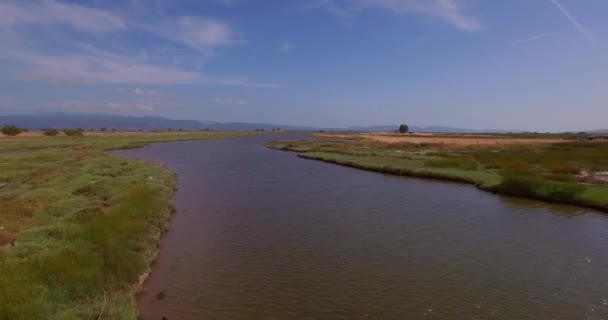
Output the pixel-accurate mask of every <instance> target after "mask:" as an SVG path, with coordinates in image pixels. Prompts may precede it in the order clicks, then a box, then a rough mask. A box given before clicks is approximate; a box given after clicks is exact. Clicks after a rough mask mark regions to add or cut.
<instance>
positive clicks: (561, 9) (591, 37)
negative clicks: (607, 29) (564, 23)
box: [551, 0, 597, 42]
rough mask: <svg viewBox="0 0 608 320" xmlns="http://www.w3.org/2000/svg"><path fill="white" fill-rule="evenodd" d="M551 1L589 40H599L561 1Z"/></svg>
mask: <svg viewBox="0 0 608 320" xmlns="http://www.w3.org/2000/svg"><path fill="white" fill-rule="evenodd" d="M551 2H552V3H553V4H554V5H555V6H556V7H557V8H558V9H559V10H560V11H561V12H562V13H563V14H564V15H565V16H566V18H568V20H570V22H572V24H573V25H574V27H575V28H576V30H578V31H579V32H580V33H581V34H582V35H583V36H584V37H585V38H586V39H587V40H589V41H590V42H597V39H595V37H594V36H593V34H591V32H589V30H587V29H585V27H583V25H582V24H580V22H578V20H576V19H575V18H574V16H573V15H572V14H571V13H570V11H568V10H567V9H566V8H564V6H562V4H561V3H559V1H557V0H551Z"/></svg>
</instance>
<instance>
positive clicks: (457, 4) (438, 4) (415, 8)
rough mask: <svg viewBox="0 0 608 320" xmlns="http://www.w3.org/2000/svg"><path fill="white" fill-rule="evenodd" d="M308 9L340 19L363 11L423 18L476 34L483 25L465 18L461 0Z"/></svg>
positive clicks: (366, 0) (322, 4) (331, 2)
mask: <svg viewBox="0 0 608 320" xmlns="http://www.w3.org/2000/svg"><path fill="white" fill-rule="evenodd" d="M306 8H307V9H315V8H318V9H324V10H326V11H328V12H329V13H331V14H333V15H336V16H340V17H351V16H354V15H356V14H357V13H359V12H361V11H363V10H364V9H384V10H387V11H390V12H392V13H394V14H421V15H426V16H431V17H434V18H436V19H439V20H441V21H443V22H445V23H447V24H450V25H452V26H454V27H456V28H458V29H461V30H466V31H475V30H479V29H481V28H482V25H481V22H479V20H477V19H476V18H474V17H471V16H468V15H466V14H465V13H464V12H463V11H464V2H463V1H462V0H348V1H343V2H340V1H336V0H319V1H316V2H314V3H312V4H309V5H308V6H307V7H306Z"/></svg>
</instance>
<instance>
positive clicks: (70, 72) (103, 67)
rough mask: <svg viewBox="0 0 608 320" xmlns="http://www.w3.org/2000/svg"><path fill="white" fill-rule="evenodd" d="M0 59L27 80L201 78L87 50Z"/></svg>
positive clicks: (20, 52) (16, 53)
mask: <svg viewBox="0 0 608 320" xmlns="http://www.w3.org/2000/svg"><path fill="white" fill-rule="evenodd" d="M0 58H9V59H12V60H16V61H19V62H21V63H23V64H24V65H25V73H24V74H25V75H24V77H25V78H26V79H31V80H44V81H49V82H52V83H72V84H74V83H75V84H95V83H117V84H120V83H142V84H159V85H167V84H180V83H193V82H196V81H198V80H199V79H200V75H199V74H198V73H195V72H189V71H183V70H181V69H178V68H174V67H170V66H160V65H155V64H150V63H147V62H146V61H144V60H143V59H139V58H137V57H131V56H124V55H117V54H114V53H110V52H106V51H102V50H98V49H94V48H90V47H87V48H86V49H85V50H83V51H82V52H79V53H71V54H63V55H54V54H43V53H38V52H36V51H33V50H27V49H16V50H6V51H0Z"/></svg>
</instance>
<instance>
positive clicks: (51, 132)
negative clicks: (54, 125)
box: [42, 129, 59, 137]
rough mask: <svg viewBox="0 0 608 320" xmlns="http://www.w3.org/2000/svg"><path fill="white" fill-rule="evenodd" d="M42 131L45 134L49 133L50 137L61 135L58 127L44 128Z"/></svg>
mask: <svg viewBox="0 0 608 320" xmlns="http://www.w3.org/2000/svg"><path fill="white" fill-rule="evenodd" d="M42 133H44V134H45V135H47V136H49V137H54V136H56V135H59V130H57V129H43V130H42Z"/></svg>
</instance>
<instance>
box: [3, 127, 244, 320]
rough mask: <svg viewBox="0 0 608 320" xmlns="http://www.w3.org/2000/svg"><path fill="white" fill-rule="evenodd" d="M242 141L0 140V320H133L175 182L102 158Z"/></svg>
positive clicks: (155, 137)
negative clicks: (146, 148) (176, 144)
mask: <svg viewBox="0 0 608 320" xmlns="http://www.w3.org/2000/svg"><path fill="white" fill-rule="evenodd" d="M249 134H252V133H248V132H172V133H169V132H164V133H163V132H157V133H136V132H132V133H105V134H95V135H87V134H86V133H85V136H84V137H81V138H70V137H45V136H42V135H28V136H24V137H15V138H3V139H2V140H0V297H2V298H1V299H0V319H98V318H104V319H136V318H137V311H136V308H135V305H134V300H133V296H134V294H135V293H136V292H137V290H138V289H139V286H140V284H141V282H142V281H143V278H144V276H145V274H146V273H147V270H148V269H149V267H150V265H151V263H152V262H153V260H154V259H155V257H156V254H157V251H158V247H159V243H160V238H161V236H162V234H163V233H164V232H165V231H166V230H167V228H168V225H169V221H170V216H171V212H172V195H173V193H174V192H175V190H176V187H177V179H176V176H175V174H174V173H172V172H170V171H169V170H167V169H166V168H164V167H163V166H161V165H159V164H153V163H149V162H145V161H142V160H136V159H127V158H122V157H118V156H113V155H109V154H107V153H106V151H107V150H112V149H122V148H135V147H140V146H143V145H145V144H147V143H151V142H161V141H177V140H196V139H220V138H232V137H237V136H243V135H249Z"/></svg>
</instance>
